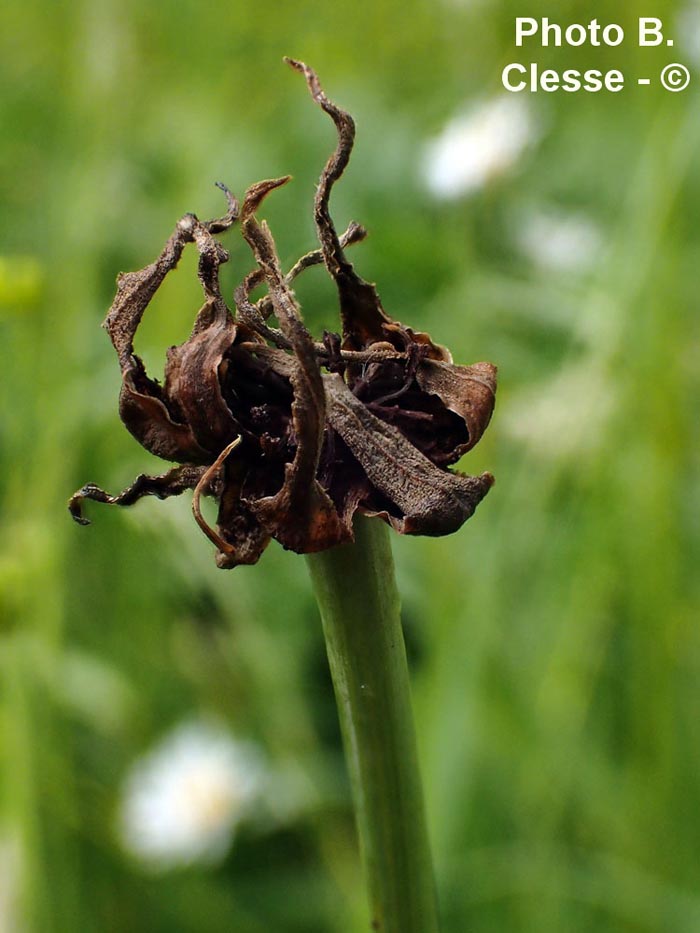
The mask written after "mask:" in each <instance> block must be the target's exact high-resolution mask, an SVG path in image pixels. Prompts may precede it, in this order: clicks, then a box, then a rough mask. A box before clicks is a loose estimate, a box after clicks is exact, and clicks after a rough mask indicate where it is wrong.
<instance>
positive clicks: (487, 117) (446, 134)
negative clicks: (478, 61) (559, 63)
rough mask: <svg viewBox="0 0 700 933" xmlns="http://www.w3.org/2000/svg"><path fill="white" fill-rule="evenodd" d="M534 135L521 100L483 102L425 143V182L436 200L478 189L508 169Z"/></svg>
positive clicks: (501, 97)
mask: <svg viewBox="0 0 700 933" xmlns="http://www.w3.org/2000/svg"><path fill="white" fill-rule="evenodd" d="M536 135H537V134H536V130H535V124H534V120H533V118H532V113H531V111H530V108H529V106H528V104H527V102H526V100H525V99H524V98H523V97H518V96H515V95H506V94H503V95H499V96H498V97H495V98H493V99H492V100H489V101H485V102H484V103H482V104H479V105H477V106H476V107H474V108H473V109H472V110H470V111H469V112H468V113H465V114H461V115H460V116H457V117H455V118H454V119H452V120H451V121H450V122H449V123H448V124H447V126H446V127H445V129H444V130H443V131H442V133H441V134H440V136H438V137H437V138H436V139H433V140H432V141H431V142H430V143H428V145H427V147H426V150H425V154H424V160H423V176H424V179H425V183H426V185H427V187H428V189H429V190H430V191H431V192H432V193H433V194H434V195H435V196H436V197H439V198H458V197H461V196H462V195H466V194H470V193H471V192H473V191H477V190H478V189H480V188H483V187H485V186H486V185H487V184H489V182H491V181H492V180H493V179H495V178H497V177H498V176H500V175H502V174H504V173H505V172H507V171H508V170H509V169H510V168H512V167H513V166H514V165H515V163H516V162H517V161H518V159H519V158H520V156H521V155H522V154H523V152H524V151H525V149H526V148H527V147H528V146H529V145H530V144H531V143H532V142H534V140H535V137H536Z"/></svg>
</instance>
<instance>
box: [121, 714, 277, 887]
mask: <svg viewBox="0 0 700 933" xmlns="http://www.w3.org/2000/svg"><path fill="white" fill-rule="evenodd" d="M264 780H265V773H264V769H263V767H262V764H261V761H260V757H259V755H258V753H257V750H256V749H255V748H254V747H252V746H250V745H249V744H247V743H242V742H237V741H235V740H234V739H233V738H232V737H231V736H230V735H229V734H228V732H226V731H225V730H224V729H223V728H220V727H218V726H215V725H212V724H210V723H203V722H199V721H193V722H187V723H184V724H182V725H181V726H179V727H177V728H176V729H175V730H173V731H172V732H171V733H170V734H169V735H168V736H166V737H165V739H164V740H163V741H162V742H161V743H160V744H159V745H157V746H156V747H155V748H154V749H153V750H152V751H150V752H148V753H147V754H146V755H144V756H143V757H142V758H141V759H139V760H138V761H137V762H136V763H135V764H134V766H133V767H132V769H131V771H130V772H129V774H128V775H127V778H126V781H125V784H124V789H123V797H122V803H121V812H120V827H119V828H120V834H121V838H122V843H123V845H124V848H125V849H126V850H127V851H128V852H129V853H130V854H131V855H133V856H135V857H136V858H137V859H139V860H140V861H141V862H143V863H144V864H147V865H148V866H149V867H151V868H153V869H155V870H167V869H169V868H176V867H178V866H183V865H189V864H192V863H205V864H213V863H216V862H218V861H220V860H221V859H223V858H224V856H225V855H226V853H227V852H228V850H229V848H230V846H231V841H232V839H233V833H234V830H235V827H236V825H237V824H238V823H239V821H240V820H241V818H242V817H244V816H245V814H246V812H247V811H248V810H250V807H251V804H252V803H253V802H254V801H255V799H256V797H258V795H259V793H260V790H261V786H262V784H263V783H264Z"/></svg>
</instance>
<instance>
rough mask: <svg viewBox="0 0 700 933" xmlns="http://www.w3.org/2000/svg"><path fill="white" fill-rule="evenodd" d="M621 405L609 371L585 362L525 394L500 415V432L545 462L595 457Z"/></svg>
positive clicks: (588, 361)
mask: <svg viewBox="0 0 700 933" xmlns="http://www.w3.org/2000/svg"><path fill="white" fill-rule="evenodd" d="M618 401H619V392H617V391H616V389H615V386H614V385H612V384H611V383H610V379H609V378H608V377H607V376H606V375H605V371H604V369H602V368H601V367H599V366H598V364H597V363H596V362H595V361H592V360H582V361H580V362H578V363H571V364H569V365H568V366H565V367H564V368H563V369H561V370H560V371H559V372H558V373H556V374H555V375H554V376H552V377H551V378H550V379H548V380H546V381H545V382H542V383H539V384H537V385H534V386H527V387H525V388H523V389H522V390H521V391H520V392H519V393H518V394H517V395H516V396H515V397H513V398H512V399H511V400H510V403H509V405H508V406H507V407H506V408H504V409H503V410H502V411H501V415H500V419H501V420H500V426H501V430H502V431H503V432H504V433H505V434H506V435H509V436H510V437H512V438H514V439H516V440H517V441H519V442H521V443H526V444H528V445H529V446H530V448H531V450H532V451H533V452H536V453H537V454H538V455H539V456H540V457H542V458H543V459H558V458H565V457H567V456H577V457H580V458H583V457H584V456H585V455H586V454H588V455H590V456H594V455H595V454H597V452H598V450H599V449H600V444H601V442H602V441H603V439H604V437H605V430H606V428H607V426H608V424H609V422H610V419H611V417H612V415H613V414H614V412H615V410H616V408H617V404H618Z"/></svg>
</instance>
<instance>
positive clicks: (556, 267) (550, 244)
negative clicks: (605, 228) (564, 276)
mask: <svg viewBox="0 0 700 933" xmlns="http://www.w3.org/2000/svg"><path fill="white" fill-rule="evenodd" d="M517 239H518V246H519V247H520V250H521V252H522V253H524V255H525V256H527V257H528V259H530V260H531V261H532V262H533V263H535V265H537V266H540V267H541V268H542V269H545V270H551V271H555V272H577V271H578V272H581V271H585V270H586V269H589V268H590V267H591V266H592V265H593V263H594V262H595V260H596V258H597V256H598V255H599V252H600V247H601V244H602V239H603V238H602V235H601V232H600V229H599V228H598V227H597V226H596V224H594V223H593V221H592V220H590V219H589V218H588V217H585V216H584V215H583V214H564V213H555V212H546V211H538V212H535V213H532V214H530V215H529V217H527V218H526V220H525V222H524V223H523V224H522V225H521V227H520V230H519V231H518V234H517Z"/></svg>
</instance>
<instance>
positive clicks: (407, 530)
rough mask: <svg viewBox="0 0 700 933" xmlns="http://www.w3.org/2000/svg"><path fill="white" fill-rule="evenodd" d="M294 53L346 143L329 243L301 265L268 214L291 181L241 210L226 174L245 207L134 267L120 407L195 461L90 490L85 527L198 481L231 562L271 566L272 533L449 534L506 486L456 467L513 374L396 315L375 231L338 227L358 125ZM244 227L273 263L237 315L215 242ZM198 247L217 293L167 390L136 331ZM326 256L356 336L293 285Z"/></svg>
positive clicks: (252, 196) (116, 315)
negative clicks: (461, 358)
mask: <svg viewBox="0 0 700 933" xmlns="http://www.w3.org/2000/svg"><path fill="white" fill-rule="evenodd" d="M288 63H289V64H290V65H291V67H292V68H294V69H295V70H297V71H299V72H301V74H302V75H303V76H304V77H305V79H306V83H307V85H308V88H309V91H310V93H311V96H312V98H313V100H314V101H315V102H316V103H317V104H318V105H319V106H320V107H321V108H322V109H323V110H324V111H325V112H326V113H327V114H328V115H329V116H330V117H331V119H332V120H333V122H334V124H335V127H336V131H337V136H338V141H337V146H336V148H335V150H334V152H333V153H332V154H331V156H330V158H329V160H328V162H327V163H326V166H325V168H324V170H323V172H322V174H321V178H320V181H319V185H318V188H317V191H316V196H315V200H314V218H315V221H316V229H317V232H318V238H319V243H320V249H317V250H314V251H313V252H311V253H308V254H307V255H306V256H303V257H302V258H301V259H300V260H299V261H298V262H297V263H296V265H295V266H294V267H293V268H292V269H291V270H290V271H289V272H288V273H287V274H286V275H285V274H284V273H283V272H282V270H281V268H280V263H279V259H278V256H277V251H276V248H275V244H274V240H273V238H272V235H271V233H270V230H269V229H268V227H267V224H266V223H265V222H259V221H258V220H257V218H256V213H257V210H258V208H259V206H260V204H261V203H262V201H263V200H264V198H265V197H267V196H268V195H269V194H270V192H271V191H273V190H274V189H275V188H278V187H280V186H281V185H283V184H285V183H286V182H287V181H288V180H289V179H288V178H279V179H273V180H270V181H263V182H259V183H257V184H255V185H253V186H252V187H251V188H249V189H248V191H247V192H246V195H245V197H244V199H243V203H242V205H240V206H239V204H238V202H237V201H236V199H235V198H234V197H233V195H232V194H231V193H230V192H229V191H228V189H227V188H225V187H224V186H223V185H220V186H219V187H221V188H222V190H223V191H224V193H225V195H226V198H227V204H228V208H227V212H226V213H225V215H224V216H223V217H221V218H218V219H216V220H211V221H206V222H203V221H200V220H198V218H197V217H196V216H195V215H193V214H186V215H185V216H184V217H183V218H182V220H180V221H179V223H178V224H177V226H176V228H175V231H174V232H173V234H172V236H171V237H170V239H169V240H168V241H167V243H166V245H165V247H164V249H163V251H162V252H161V254H160V256H159V257H158V258H157V259H156V260H155V262H153V263H151V264H150V265H148V266H146V267H145V268H144V269H141V270H140V271H138V272H131V273H126V274H122V275H120V276H119V279H118V285H117V294H116V297H115V299H114V303H113V304H112V307H111V309H110V311H109V313H108V315H107V319H106V321H105V325H104V326H105V328H106V329H107V332H108V333H109V336H110V339H111V340H112V343H113V345H114V348H115V350H116V352H117V356H118V359H119V364H120V367H121V372H122V388H121V394H120V406H119V407H120V415H121V418H122V420H123V422H124V424H125V425H126V427H127V428H128V430H129V431H130V432H131V433H132V434H133V435H134V437H135V438H136V439H137V440H138V441H139V442H140V443H141V444H142V445H143V446H144V447H145V448H146V449H147V450H149V451H150V452H151V453H153V454H155V455H156V456H157V457H160V458H162V459H164V460H168V461H171V462H175V463H176V464H178V465H177V466H175V467H173V468H172V469H171V470H170V471H169V472H167V473H164V474H161V475H159V476H139V477H138V478H137V479H136V480H135V482H134V483H133V484H132V485H131V486H129V487H128V488H127V489H125V490H124V491H123V492H122V493H120V494H119V495H116V496H110V495H108V494H107V493H105V492H104V491H103V490H101V489H100V488H99V487H97V486H95V485H93V484H89V485H87V486H84V487H83V488H82V489H80V490H78V492H76V493H75V495H74V496H73V497H72V498H71V500H70V502H69V509H70V511H71V514H72V515H73V517H74V518H75V520H76V521H78V522H79V523H81V524H88V521H87V519H86V518H85V517H84V515H83V504H84V500H86V499H93V500H96V501H98V502H106V503H111V504H116V505H131V504H132V503H133V502H135V501H137V500H138V499H139V498H141V497H142V496H145V495H155V496H157V497H159V498H161V499H165V498H168V497H169V496H174V495H179V494H180V493H182V492H184V491H185V490H186V489H192V490H193V491H194V495H193V511H194V514H195V518H196V520H197V522H198V524H199V526H200V527H201V528H202V530H203V531H204V532H205V534H206V535H207V536H208V537H209V538H210V539H211V541H212V542H213V543H214V544H215V545H216V548H217V553H216V561H217V564H218V565H219V566H220V567H225V568H230V567H235V566H237V565H238V564H253V563H255V562H256V561H257V560H258V558H259V557H260V555H261V554H262V552H263V550H264V549H265V547H266V546H267V544H268V542H269V541H270V539H271V538H275V539H276V540H277V541H279V542H280V543H281V544H282V545H283V546H284V547H286V548H289V549H291V550H293V551H296V552H298V553H309V552H313V551H319V550H323V549H325V548H328V547H332V546H333V545H335V544H339V543H342V542H345V541H350V540H352V523H353V517H354V515H355V513H356V512H358V511H359V512H361V513H363V514H366V515H374V516H378V517H379V518H381V519H383V520H384V521H386V522H388V523H389V524H390V525H391V526H392V527H394V528H395V529H396V530H397V531H398V532H399V533H402V534H425V535H444V534H449V533H451V532H453V531H456V530H457V529H458V528H459V527H460V526H461V525H462V524H463V523H464V521H466V519H468V518H469V517H470V516H471V515H472V514H473V512H474V509H475V508H476V506H477V505H478V503H479V502H480V501H481V499H482V498H483V497H484V496H485V495H486V493H487V492H488V490H489V489H490V487H491V485H492V484H493V477H492V476H491V474H490V473H483V474H482V475H481V476H468V475H465V474H461V473H456V472H453V471H451V470H450V469H449V467H450V466H451V465H453V464H454V463H456V462H457V460H459V458H460V457H461V456H462V455H463V454H464V453H466V452H467V451H468V450H470V449H471V448H472V447H473V446H474V445H475V444H476V443H477V441H478V440H479V438H480V437H481V435H482V434H483V432H484V430H485V429H486V427H487V425H488V423H489V420H490V418H491V414H492V411H493V406H494V398H495V391H496V369H495V367H494V366H493V365H492V364H490V363H476V364H474V365H472V366H457V365H455V364H454V363H453V362H452V358H451V356H450V353H449V351H448V350H447V349H446V348H444V347H441V346H439V345H438V344H435V343H433V341H432V340H431V338H430V337H429V336H428V335H427V334H424V333H419V332H414V331H413V330H411V328H409V327H405V326H404V325H403V324H400V323H399V322H398V321H394V320H392V319H391V318H390V317H389V316H388V315H387V313H386V312H385V311H384V309H383V307H382V304H381V301H380V299H379V295H378V294H377V291H376V289H375V287H374V286H373V285H371V284H370V283H368V282H365V281H364V280H363V279H362V278H360V276H359V275H358V274H357V273H356V272H355V270H354V268H353V266H352V264H351V263H350V262H349V260H348V259H347V257H346V254H345V249H346V248H347V247H348V246H350V245H352V244H353V243H357V242H359V241H360V240H362V239H363V238H364V236H365V231H364V229H363V228H362V227H360V226H359V225H358V224H355V223H353V224H351V225H350V226H349V227H348V229H347V230H346V231H345V233H344V234H343V235H342V236H340V237H339V236H338V234H337V233H336V230H335V227H334V225H333V221H332V219H331V216H330V211H329V206H328V203H329V198H330V194H331V191H332V188H333V185H334V184H335V182H336V181H337V180H338V179H339V178H340V176H341V175H342V174H343V171H344V170H345V167H346V166H347V164H348V160H349V158H350V153H351V151H352V146H353V141H354V134H355V126H354V123H353V120H352V118H351V117H350V116H349V114H347V113H345V111H343V110H341V109H340V108H339V107H337V106H336V105H335V104H334V103H332V102H331V101H330V100H329V99H328V98H327V97H326V95H325V93H324V92H323V90H322V89H321V87H320V85H319V82H318V79H317V77H316V75H315V73H314V72H313V71H312V70H311V69H310V68H309V67H308V66H306V65H304V64H303V63H301V62H296V61H292V60H288ZM236 223H238V224H239V225H240V229H241V232H242V235H243V238H244V240H245V241H246V242H247V244H248V246H249V247H250V249H251V252H252V254H253V257H254V259H255V261H256V269H255V270H254V271H252V272H251V273H250V274H249V275H248V276H247V277H246V278H245V280H244V281H243V282H242V283H241V285H239V287H238V288H237V289H236V291H235V294H234V305H235V308H234V310H232V309H231V308H230V307H229V306H228V305H227V303H226V301H225V300H224V298H223V296H222V294H221V288H220V285H219V267H220V266H221V265H222V263H225V262H226V261H227V260H228V258H229V256H228V253H227V252H226V250H225V249H224V248H223V246H222V245H221V243H219V241H218V240H217V239H216V238H215V237H216V235H217V234H219V233H223V232H225V231H226V230H228V229H229V228H231V227H232V226H234V224H236ZM189 243H194V244H195V246H196V248H197V251H198V254H199V266H198V277H199V280H200V283H201V286H202V290H203V293H204V304H203V306H202V308H201V309H200V311H199V312H198V314H197V317H196V320H195V324H194V328H193V331H192V334H191V335H190V337H189V339H188V340H187V341H186V342H185V343H183V344H181V345H180V346H178V347H172V348H171V349H170V350H169V351H168V354H167V361H166V366H165V379H164V382H163V384H162V385H161V384H160V383H159V382H158V381H156V380H154V379H151V378H150V377H149V376H148V375H147V373H146V371H145V368H144V366H143V363H142V361H141V360H140V359H139V357H138V356H136V354H135V353H134V349H133V341H134V336H135V334H136V331H137V329H138V327H139V324H140V322H141V319H142V317H143V314H144V312H145V310H146V308H147V306H148V304H149V302H150V300H151V299H152V297H153V296H154V294H155V293H156V291H157V290H158V288H159V287H160V285H161V283H162V282H163V280H164V278H165V276H166V275H167V274H168V273H169V272H170V271H172V270H173V269H174V268H175V267H176V265H177V263H178V261H179V259H180V256H181V255H182V252H183V250H184V248H185V247H186V246H187V245H188V244H189ZM320 263H322V264H323V265H324V266H325V268H326V270H327V272H328V273H329V275H330V276H331V278H332V279H333V280H334V281H335V283H336V286H337V291H338V301H339V311H340V332H339V333H326V334H324V335H323V339H322V340H320V341H315V340H314V339H313V338H312V337H311V335H310V334H309V332H308V330H307V329H306V327H305V325H304V322H303V319H302V315H301V311H300V308H299V305H298V303H297V301H296V299H295V297H294V293H293V291H292V288H291V284H292V282H293V280H294V279H295V278H296V276H297V275H299V274H300V273H301V272H303V270H304V269H306V268H308V267H309V266H311V265H315V264H320ZM259 285H265V286H266V288H267V293H266V295H265V296H264V297H263V298H262V299H260V300H259V301H257V302H255V303H254V302H252V301H251V300H250V294H251V292H252V291H253V290H254V289H255V288H257V287H258V286H259ZM273 316H274V318H276V320H277V324H278V326H274V325H273V323H272V322H271V318H272V317H273ZM202 495H209V496H213V497H214V498H215V499H216V500H217V502H218V505H219V511H218V517H217V523H216V527H215V528H211V527H210V526H209V525H208V524H207V523H206V521H205V520H204V518H203V517H202V514H201V511H200V508H199V502H200V497H201V496H202Z"/></svg>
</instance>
